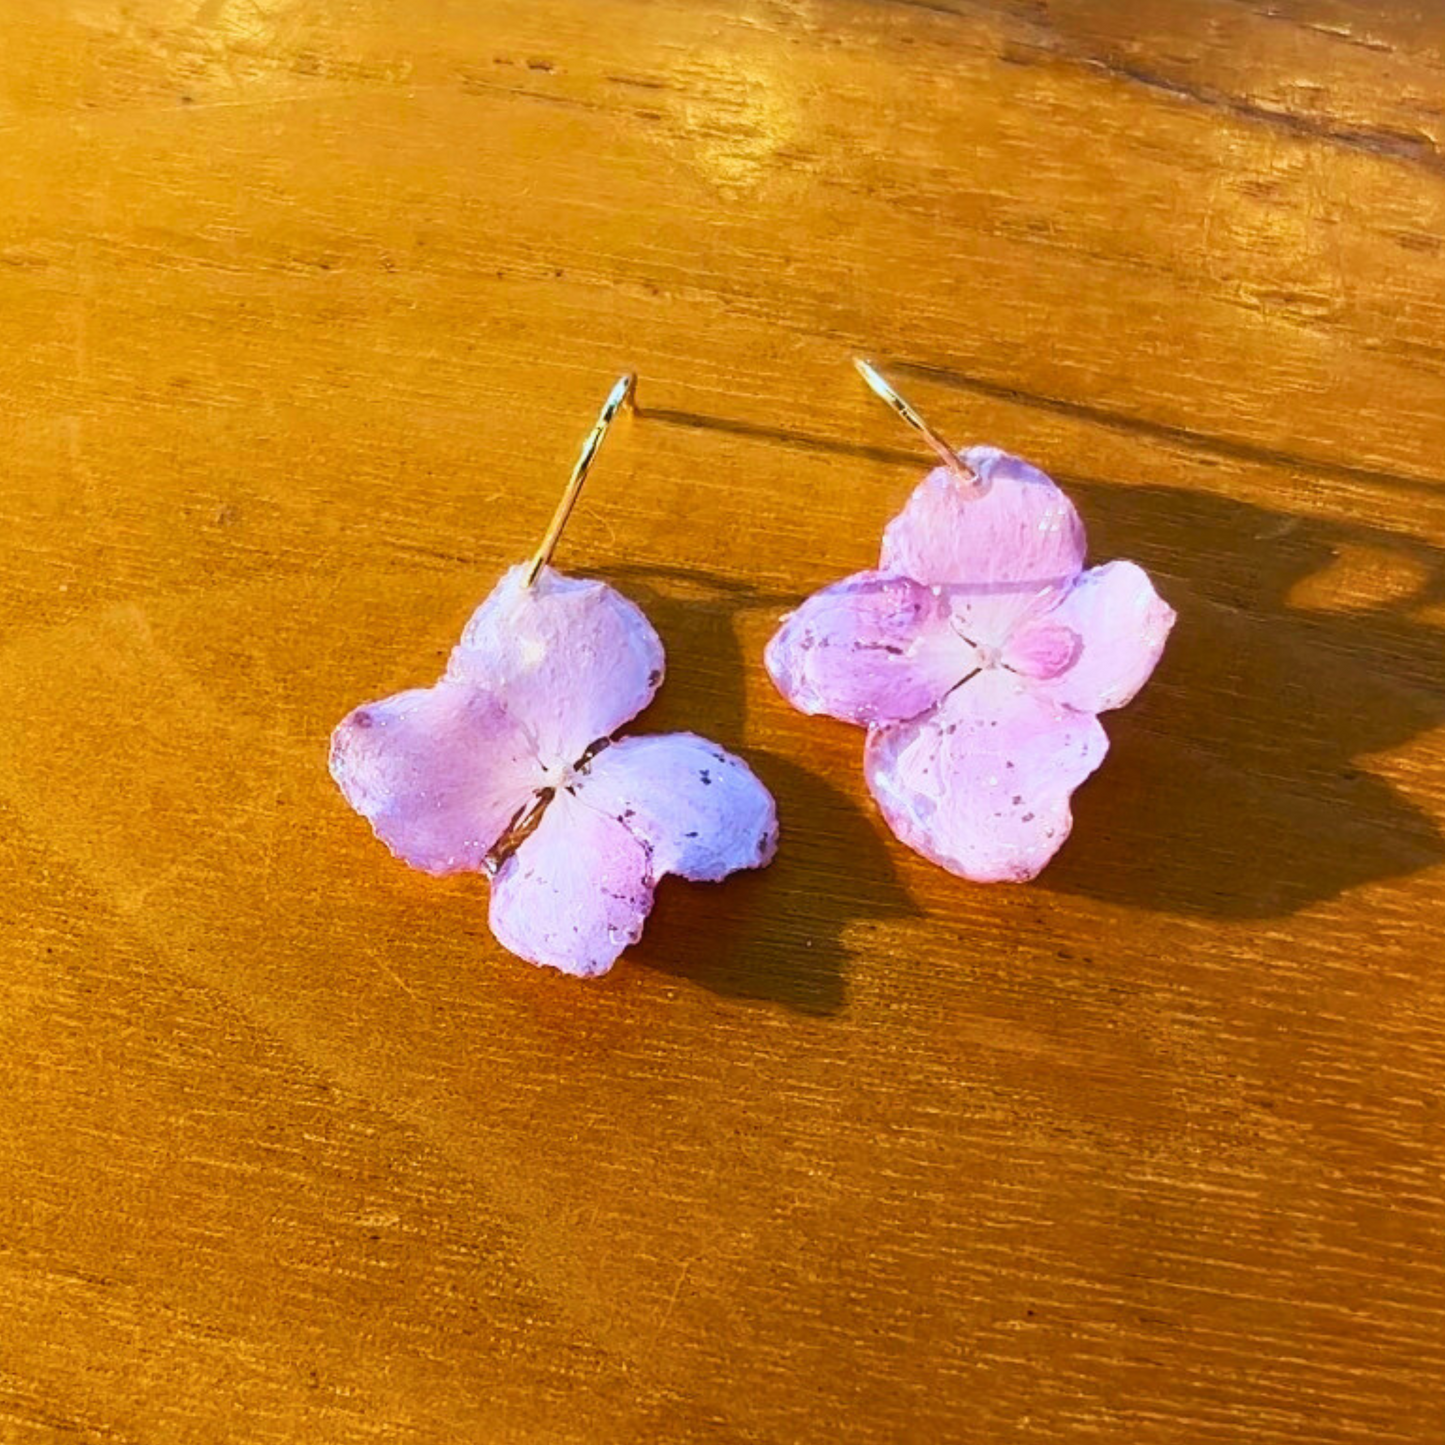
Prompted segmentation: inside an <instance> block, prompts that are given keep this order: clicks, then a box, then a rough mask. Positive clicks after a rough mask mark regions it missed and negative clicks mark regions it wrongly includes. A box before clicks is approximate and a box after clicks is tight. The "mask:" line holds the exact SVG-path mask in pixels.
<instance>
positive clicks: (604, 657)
mask: <svg viewBox="0 0 1445 1445" xmlns="http://www.w3.org/2000/svg"><path fill="white" fill-rule="evenodd" d="M525 577H526V571H525V569H524V568H522V567H513V568H512V569H511V571H509V572H508V573H507V574H506V575H505V576H504V577H503V578H502V580H501V581H500V582H499V583H498V584H497V585H496V587H495V588H494V589H493V591H492V594H491V596H490V597H488V598H487V600H486V601H485V602H483V603H482V605H481V606H480V607H479V608H478V609H477V610H476V612H475V613H473V614H472V619H471V621H470V622H468V623H467V627H466V631H465V632H464V633H463V634H462V640H461V643H460V644H459V645H458V646H457V647H456V649H455V650H454V651H453V652H452V655H451V661H450V662H449V663H448V665H447V675H448V677H452V678H458V679H469V680H476V681H479V682H484V683H485V684H486V685H487V686H488V687H490V688H492V689H493V690H494V691H495V692H497V693H498V694H499V695H501V696H503V697H505V698H506V700H507V707H508V709H509V710H510V711H511V713H512V715H513V716H514V717H516V718H517V719H518V720H519V721H520V722H521V723H522V725H523V726H524V727H525V728H526V729H527V731H528V732H529V734H530V735H531V737H532V741H533V746H534V748H535V750H536V752H537V756H538V757H539V758H540V759H541V760H542V764H543V766H544V767H545V768H546V769H548V770H549V772H550V771H553V770H559V769H563V768H566V767H570V766H571V765H572V764H574V763H576V762H578V761H579V760H580V759H581V757H582V755H583V753H585V752H586V751H587V749H588V747H590V746H591V745H592V744H593V743H595V742H597V741H598V740H599V739H601V738H607V737H611V736H612V734H613V733H614V732H616V731H617V729H618V728H620V727H621V726H622V724H623V723H625V722H627V721H629V720H630V719H631V718H633V717H635V716H636V715H637V714H638V713H639V712H641V711H642V709H643V708H645V707H646V706H647V704H648V703H649V702H651V701H652V697H653V694H654V693H655V692H656V691H657V689H658V686H659V685H660V684H661V682H662V673H663V652H662V643H661V641H660V640H659V639H658V636H657V633H656V632H654V631H653V628H652V624H651V623H650V622H649V621H648V620H647V618H646V616H644V614H643V612H642V610H641V609H640V608H639V607H638V606H637V605H636V604H635V603H633V602H630V601H628V599H627V598H626V597H624V596H623V595H622V594H621V593H620V592H618V591H617V590H616V589H615V588H612V587H609V586H608V585H607V584H606V583H605V582H597V581H594V580H592V579H590V578H579V577H566V576H564V575H563V574H562V573H560V572H555V571H553V570H552V568H550V567H544V568H543V569H542V571H541V574H540V575H539V576H538V578H537V581H536V583H535V584H534V585H533V586H531V587H528V586H526V585H525Z"/></svg>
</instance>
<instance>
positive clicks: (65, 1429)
mask: <svg viewBox="0 0 1445 1445" xmlns="http://www.w3.org/2000/svg"><path fill="white" fill-rule="evenodd" d="M0 34H3V40H0V143H3V147H4V154H5V163H4V164H3V166H0V343H3V344H0V457H3V476H4V481H3V483H0V527H3V535H4V536H5V538H6V549H5V566H4V569H3V575H0V689H3V697H4V703H5V705H4V707H3V709H0V819H3V828H0V858H3V872H0V877H3V880H4V881H3V884H0V888H3V900H4V907H3V908H0V962H3V968H0V989H3V993H4V1007H3V1009H0V1029H3V1042H4V1057H5V1059H6V1061H7V1069H6V1087H5V1088H4V1090H3V1097H0V1180H3V1182H0V1439H3V1440H5V1441H7V1442H9V1441H15V1442H24V1445H31V1442H46V1445H51V1442H55V1445H60V1442H66V1445H69V1442H76V1441H83V1442H95V1445H160V1442H164V1445H170V1442H205V1445H209V1442H216V1441H226V1442H255V1445H274V1442H283V1441H284V1442H290V1441H296V1442H302V1441H304V1442H308V1445H328V1442H352V1441H383V1442H433V1441H435V1442H448V1445H450V1442H457V1441H467V1442H471V1441H478V1442H488V1445H491V1442H525V1445H532V1442H538V1445H540V1442H546V1445H552V1442H572V1441H576V1442H587V1445H607V1442H619V1445H621V1442H637V1441H666V1442H691V1441H717V1442H751V1441H765V1442H775V1441H843V1442H894V1441H920V1442H921V1441H964V1442H974V1441H977V1442H988V1445H1000V1442H1013V1441H1019V1442H1030V1445H1032V1442H1038V1445H1045V1442H1050V1445H1051V1442H1085V1441H1090V1442H1095V1441H1097V1442H1105V1441H1107V1442H1120V1445H1163V1442H1170V1445H1174V1442H1178V1445H1184V1442H1187V1445H1216V1442H1229V1445H1282V1442H1291V1445H1306V1442H1308V1445H1362V1442H1369V1445H1436V1442H1439V1441H1440V1440H1442V1439H1445V1180H1442V1170H1441V1158H1442V1149H1445V1127H1442V1118H1445V1104H1442V1100H1445V1085H1442V1079H1445V968H1442V964H1445V947H1442V945H1445V923H1442V912H1441V909H1442V903H1445V835H1442V822H1445V734H1442V723H1445V464H1442V462H1441V460H1440V457H1441V451H1442V446H1445V405H1442V403H1445V348H1442V343H1441V339H1440V338H1441V335H1442V331H1445V325H1442V323H1445V248H1442V243H1441V236H1442V234H1445V157H1442V152H1441V149H1440V144H1439V139H1438V137H1439V136H1440V133H1441V128H1442V124H1445V110H1442V103H1441V100H1440V97H1441V95H1442V93H1445V92H1442V87H1445V58H1442V57H1445V15H1441V14H1440V13H1439V12H1438V11H1437V10H1436V9H1435V8H1434V7H1418V6H1417V7H1405V6H1394V5H1384V4H1367V3H1363V0H1274V3H1271V4H1268V5H1266V4H1263V3H1252V0H1131V3H1130V4H1128V5H1116V4H1111V3H1105V0H998V3H987V0H486V3H475V0H466V3H464V0H184V3H182V0H125V3H122V0H0ZM860 351H862V352H866V353H868V354H870V355H872V356H874V357H875V358H876V359H877V360H878V361H879V362H880V363H881V364H883V365H885V366H886V367H887V368H889V370H890V373H891V374H892V375H893V376H894V377H895V379H896V380H898V381H899V382H900V383H901V384H904V385H905V386H906V389H907V390H908V391H909V392H910V395H911V396H912V399H913V400H914V401H915V402H916V404H917V405H918V406H919V407H920V408H922V409H923V410H924V411H925V413H926V414H928V415H929V416H931V417H932V418H934V419H935V421H936V423H937V425H938V426H939V428H940V429H941V430H942V431H943V432H944V433H945V434H946V435H948V436H950V437H957V438H959V439H966V438H974V439H981V440H982V439H986V440H991V441H994V442H996V443H999V444H1002V445H1005V446H1007V447H1009V448H1010V449H1012V450H1016V451H1019V452H1022V453H1024V454H1025V455H1027V456H1029V457H1031V458H1032V459H1034V460H1036V461H1037V462H1038V463H1039V464H1041V465H1043V466H1045V467H1046V468H1048V469H1049V470H1051V471H1052V472H1054V473H1055V474H1056V475H1057V476H1059V477H1060V478H1061V479H1062V480H1064V481H1065V482H1066V484H1067V485H1068V486H1069V487H1070V488H1071V490H1072V491H1073V493H1074V494H1075V496H1076V497H1077V499H1078V501H1079V503H1080V506H1081V509H1082V510H1083V512H1084V515H1085V517H1086V520H1087V522H1088V525H1089V528H1090V533H1091V539H1092V543H1093V549H1094V553H1095V555H1096V556H1098V557H1100V558H1104V557H1110V556H1116V555H1124V556H1130V557H1135V558H1137V559H1138V560H1140V561H1141V562H1143V563H1144V564H1145V565H1146V566H1147V567H1149V568H1150V570H1151V571H1152V572H1153V573H1154V574H1155V576H1156V577H1157V578H1158V579H1159V582H1160V585H1161V588H1162V590H1163V591H1164V592H1165V593H1166V595H1167V596H1168V597H1169V598H1170V600H1171V601H1172V602H1173V603H1174V605H1175V606H1176V607H1177V608H1178V610H1179V612H1180V616H1181V621H1180V625H1179V628H1178V630H1177V632H1176V634H1175V639H1174V642H1173V644H1172V646H1171V649H1170V651H1169V653H1168V655H1167V657H1166V659H1165V662H1164V664H1163V666H1162V668H1161V670H1160V672H1159V673H1158V675H1157V676H1156V679H1155V681H1154V683H1153V684H1152V686H1151V687H1150V689H1149V690H1148V691H1147V693H1146V694H1145V695H1144V697H1143V698H1142V699H1141V700H1140V702H1139V703H1138V704H1137V705H1135V706H1134V707H1133V708H1131V709H1130V710H1129V711H1127V712H1126V713H1124V714H1122V715H1118V716H1116V717H1114V718H1112V719H1111V720H1110V732H1111V734H1112V737H1113V741H1114V749H1113V753H1112V754H1111V757H1110V760H1109V762H1108V764H1107V766H1106V767H1105V769H1104V771H1103V772H1102V773H1101V774H1100V775H1099V776H1098V777H1097V778H1096V779H1094V780H1093V781H1091V782H1090V783H1089V784H1088V786H1087V787H1086V788H1085V789H1084V791H1083V793H1082V794H1081V796H1080V800H1079V809H1078V814H1079V819H1078V832H1077V836H1076V838H1075V840H1074V841H1072V842H1071V843H1070V844H1069V846H1068V848H1067V849H1066V851H1065V852H1064V853H1063V854H1062V855H1061V857H1060V858H1059V860H1058V862H1057V864H1056V865H1055V866H1054V867H1053V869H1052V870H1051V871H1050V872H1049V873H1048V874H1047V875H1045V877H1044V878H1043V879H1042V880H1041V881H1040V882H1039V883H1038V884H1036V885H1034V886H1031V887H1028V888H1017V889H1014V888H979V887H972V886H968V885H965V884H963V883H961V882H959V881H958V880H955V879H952V878H950V877H949V876H947V875H945V874H943V873H941V872H940V871H938V870H936V869H933V868H930V867H929V866H928V865H927V864H925V863H924V862H923V861H922V860H921V859H920V858H918V857H916V856H914V855H913V854H911V853H909V852H907V851H906V850H905V849H903V848H902V847H901V846H899V845H898V844H896V843H895V842H894V841H893V839H892V838H891V837H890V836H889V835H888V833H887V832H886V830H885V829H884V828H883V827H882V826H881V824H880V822H879V820H878V818H877V816H876V814H875V812H874V810H873V808H872V806H871V804H870V802H869V800H868V797H867V793H866V790H865V788H864V786H863V782H862V778H861V773H860V769H859V751H860V746H859V744H860V740H859V737H858V735H857V733H856V732H854V731H852V730H850V729H848V728H845V727H843V726H841V725H834V724H830V723H826V722H819V721H815V720H808V719H804V718H802V717H800V716H798V715H796V714H794V713H791V712H790V711H789V710H788V709H787V708H786V707H785V706H784V704H783V703H782V702H781V700H780V699H779V698H778V697H777V696H776V695H775V694H774V693H773V691H772V689H771V687H770V686H769V685H768V683H767V681H766V678H765V677H764V675H763V673H762V670H761V667H760V651H761V648H762V645H763V643H764V641H765V640H766V638H767V636H768V635H769V633H770V630H771V628H772V626H773V625H774V622H775V619H776V617H777V615H778V614H779V613H780V612H781V611H782V610H784V609H786V608H787V607H788V606H790V605H792V604H793V603H795V602H796V601H797V600H798V599H799V598H801V597H802V596H803V595H804V594H806V593H807V592H808V591H810V590H811V589H813V588H815V587H816V586H818V585H820V584H821V583H823V582H824V581H826V580H828V579H830V578H833V577H836V576H838V575H840V574H842V573H844V572H848V571H852V570H854V569H856V568H859V567H861V566H864V565H866V564H867V563H868V562H869V560H870V559H871V558H872V556H873V555H874V548H875V545H876V538H877V534H878V531H879V529H880V527H881V526H882V524H883V522H884V521H885V520H886V519H887V517H888V516H890V515H891V513H892V512H893V511H894V510H896V508H897V507H898V505H899V504H900V503H901V500H902V499H903V497H904V496H905V495H906V493H907V490H908V488H909V486H910V485H911V484H912V482H913V481H914V479H915V478H916V477H917V476H918V475H919V474H920V473H921V471H922V470H923V468H924V466H925V465H926V458H925V456H924V455H923V454H922V453H921V452H919V451H918V450H917V449H916V448H915V447H914V445H913V443H912V441H911V439H910V438H909V436H908V435H907V433H906V432H903V431H902V430H901V429H900V428H899V427H898V426H897V424H896V422H895V420H894V419H893V418H891V417H890V416H889V415H888V414H887V413H886V411H885V410H884V409H883V408H882V407H880V406H878V405H877V404H876V402H874V401H872V400H871V399H870V398H869V397H868V395H867V394H866V393H865V392H864V390H863V388H862V387H861V386H860V385H859V384H858V382H857V380H856V378H855V377H854V376H853V374H852V372H851V370H850V368H849V366H848V364H847V362H848V358H849V357H850V356H851V355H852V354H854V353H856V352H860ZM626 366H632V367H636V368H637V370H638V371H639V372H640V374H641V377H642V382H641V401H642V405H643V414H642V415H641V416H640V417H639V418H638V419H637V420H636V421H635V422H634V423H633V424H632V425H631V427H630V428H629V429H628V432H627V434H626V436H624V437H623V438H621V439H620V440H619V441H617V442H615V443H613V444H610V445H609V448H608V451H607V452H606V454H605V455H604V458H603V460H602V462H601V464H600V466H599V469H598V471H597V473H596V475H595V480H594V482H593V483H592V484H590V485H589V490H588V493H587V495H586V497H585V499H584V503H583V505H582V507H581V508H580V509H579V511H578V513H577V514H576V516H575V518H574V520H573V522H572V524H571V526H570V527H569V530H568V532H567V535H566V537H565V539H564V542H563V549H562V553H561V557H560V560H561V562H562V564H563V565H565V566H570V567H572V568H575V569H579V570H583V571H586V572H589V573H595V574H597V575H601V576H605V577H607V578H609V579H610V580H613V581H615V582H616V583H617V584H618V585H619V586H621V587H623V588H624V589H625V590H626V591H628V592H629V593H630V594H631V595H633V596H634V597H636V598H637V599H638V600H639V601H640V602H642V603H643V604H644V606H646V608H647V609H648V610H649V612H650V613H651V615H652V617H653V619H654V621H655V622H656V624H657V626H658V628H659V630H660V631H661V633H662V636H663V638H664V641H665V642H666V644H667V647H668V650H669V662H670V674H669V680H668V683H667V686H666V687H665V689H664V690H663V693H662V695H661V698H660V700H659V702H658V703H657V704H656V706H655V707H654V709H653V711H652V712H651V713H650V714H649V719H648V721H649V723H650V724H652V725H654V726H656V727H657V728H669V727H674V726H685V727H698V728H701V729H703V730H705V731H707V732H709V733H711V734H713V735H714V736H716V737H717V738H718V739H719V740H720V741H721V742H723V743H724V744H725V745H726V746H728V747H732V748H735V749H738V750H739V751H741V752H743V753H744V754H745V755H746V756H747V757H748V758H749V759H750V760H751V761H752V762H753V763H754V765H755V766H756V768H757V769H758V771H759V772H760V773H761V774H762V776H763V777H764V778H765V779H766V781H767V782H768V783H769V784H770V785H771V786H772V788H773V789H774V791H775V792H776V795H777V797H778V801H779V805H780V809H781V813H782V818H783V828H784V841H783V848H782V852H781V854H780V855H779V858H778V861H777V863H776V864H775V866H774V867H773V868H771V869H770V870H768V871H767V872H766V873H763V874H759V875H756V876H749V877H743V878H738V879H735V880H733V881H730V882H729V883H727V884H726V885H724V886H722V887H719V888H715V889H711V888H687V887H682V886H673V885H667V886H665V887H664V888H663V890H662V892H661V895H660V900H659V905H658V909H657V912H656V914H655V915H654V919H653V922H652V924H651V925H650V928H649V932H648V935H647V938H646V940H645V942H644V943H643V945H642V946H641V947H639V948H638V949H636V950H635V951H634V952H633V953H632V954H630V955H629V956H628V957H627V958H626V959H625V960H624V962H623V963H622V964H621V965H620V966H619V967H618V969H617V970H616V971H615V972H614V973H613V974H612V975H611V976H610V977H609V978H608V979H607V980H606V981H604V982H602V983H600V984H598V985H595V986H579V985H578V984H577V983H575V982H573V981H569V980H566V979H562V978H558V977H553V976H549V975H546V974H543V973H542V972H540V971H537V970H533V969H530V968H527V967H525V966H523V965H520V964H518V963H516V962H515V961H512V960H510V959H509V958H507V957H506V956H505V955H504V954H503V953H502V952H501V950H500V949H499V948H498V947H497V946H496V945H495V944H494V943H493V942H492V940H491V939H490V937H489V935H488V932H487V929H486V923H485V908H484V893H485V888H484V885H483V884H481V883H480V881H478V880H460V881H457V880H453V881H447V882H438V881H436V880H432V879H428V878H425V877H422V876H420V875H415V874H410V873H408V872H406V871H405V870H403V869H401V868H399V867H397V866H396V865H394V864H393V863H392V862H391V861H390V860H389V859H388V858H387V857H386V856H385V854H384V853H383V851H382V850H381V849H380V848H379V847H378V846H377V845H376V843H375V842H374V840H372V839H371V838H370V837H369V835H368V834H367V833H366V830H365V829H364V827H363V826H361V825H360V823H359V822H358V820H357V819H356V818H354V817H353V816H352V815H351V814H350V813H349V812H348V811H347V809H346V808H345V806H344V804H343V803H342V802H341V800H340V798H339V797H338V796H337V795H336V794H335V791H334V789H333V788H332V786H331V784H330V781H329V779H328V778H327V776H326V771H325V740H326V736H327V733H328V731H329V729H330V727H331V726H332V724H333V723H334V721H335V720H336V719H337V718H338V717H339V716H340V715H341V714H342V713H343V712H344V711H345V710H346V709H347V708H349V707H350V706H351V705H353V704H354V703H356V702H357V701H359V700H361V699H363V698H366V697H369V696H374V695H377V694H378V693H380V692H383V691H385V690H386V689H388V688H395V687H401V686H406V685H411V684H416V683H421V682H424V681H426V680H428V679H429V678H430V677H431V676H432V675H433V674H434V673H435V671H436V669H437V667H438V663H439V659H440V658H441V657H442V656H443V654H444V652H445V650H446V648H447V647H448V646H449V645H450V643H451V641H452V640H453V638H454V637H455V635H456V633H457V630H458V627H459V626H460V623H461V621H462V619H463V618H464V617H465V616H466V614H467V612H468V610H469V608H470V607H471V606H472V605H473V604H474V603H475V601H476V600H477V599H478V598H479V596H480V595H481V594H482V593H484V592H485V591H486V590H487V588H488V587H489V586H490V584H491V581H492V579H493V577H494V576H495V575H496V573H497V572H498V571H499V570H500V569H501V568H502V567H503V566H505V565H507V564H508V563H510V562H512V561H514V560H516V559H518V558H521V557H522V556H524V555H526V554H527V553H528V552H529V551H530V549H531V548H532V547H533V546H534V545H535V543H536V540H537V538H538V536H539V534H540V532H541V529H542V527H543V526H544V524H545V521H546V518H547V516H548V514H549V512H550V510H551V507H552V505H553V502H554V501H555V498H556V495H557V489H558V488H559V486H560V484H561V482H562V480H563V478H564V476H565V471H566V468H567V466H568V465H569V464H570V461H571V458H572V454H573V450H574V448H575V446H576V444H577V442H578V441H579V439H580V437H581V435H582V433H583V431H584V430H585V428H586V426H587V425H588V423H589V421H590V418H591V416H592V415H593V414H594V412H595V409H596V407H597V405H598V403H599V402H600V400H601V398H602V396H603V394H604V393H605V391H606V389H607V387H608V385H609V384H610V383H611V380H612V378H613V376H614V375H615V374H616V373H617V372H618V371H619V370H621V369H622V368H623V367H626Z"/></svg>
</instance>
